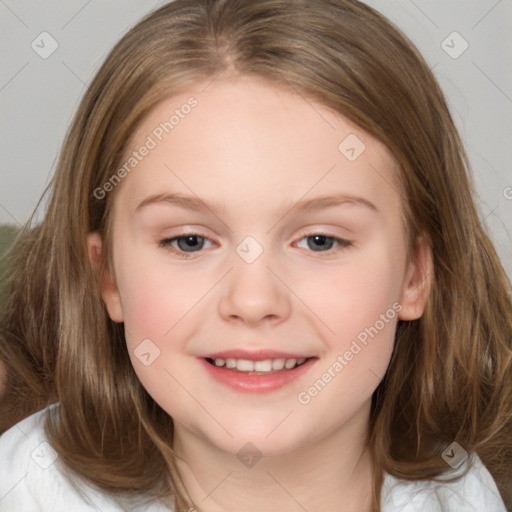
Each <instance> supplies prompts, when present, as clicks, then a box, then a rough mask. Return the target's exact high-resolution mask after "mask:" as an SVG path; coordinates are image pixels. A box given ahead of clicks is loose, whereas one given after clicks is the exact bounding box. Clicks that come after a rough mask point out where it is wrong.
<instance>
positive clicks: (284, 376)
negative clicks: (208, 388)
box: [199, 357, 317, 393]
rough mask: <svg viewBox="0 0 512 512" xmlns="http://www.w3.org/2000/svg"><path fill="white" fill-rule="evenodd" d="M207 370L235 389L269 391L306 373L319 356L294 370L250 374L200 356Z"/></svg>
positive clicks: (258, 391)
mask: <svg viewBox="0 0 512 512" xmlns="http://www.w3.org/2000/svg"><path fill="white" fill-rule="evenodd" d="M199 360H200V362H201V364H202V365H203V366H204V367H205V369H206V371H207V372H208V373H209V374H210V375H211V376H212V377H213V378H214V379H215V380H216V381H217V382H220V383H221V384H224V385H225V386H229V387H230V388H232V389H234V390H235V391H242V392H245V393H269V392H271V391H275V390H277V389H279V388H282V387H283V386H286V384H289V383H290V382H293V381H294V380H296V379H298V378H299V377H301V376H302V375H304V374H305V373H306V372H307V371H308V370H309V369H310V368H311V366H313V365H314V364H315V362H316V360H317V358H314V357H312V358H310V359H308V360H307V361H306V362H305V363H303V364H301V365H300V366H297V367H296V368H293V370H280V371H277V372H275V373H269V374H267V375H265V374H250V373H244V372H237V371H233V370H228V369H226V368H225V367H222V368H220V367H218V366H214V365H212V364H210V363H209V362H208V361H207V360H206V359H204V358H199Z"/></svg>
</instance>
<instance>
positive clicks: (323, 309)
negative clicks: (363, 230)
mask: <svg viewBox="0 0 512 512" xmlns="http://www.w3.org/2000/svg"><path fill="white" fill-rule="evenodd" d="M403 261H404V258H403V256H402V254H401V253H400V250H399V249H397V250H396V251H393V250H389V249H388V248H387V247H386V246H383V245H382V244H375V246H374V247H372V248H369V249H368V250H366V251H364V253H363V252H358V253H357V254H354V256H350V257H347V260H346V262H344V264H343V265H340V266H338V267H337V268H336V269H333V268H332V267H331V268H329V267H328V266H325V267H323V268H321V267H318V268H317V269H315V271H314V272H311V273H310V274H307V273H304V274H303V275H304V276H306V277H304V279H303V281H302V285H301V289H300V291H299V293H300V294H301V295H302V296H303V297H304V298H305V299H304V302H305V303H306V304H307V305H308V306H309V307H310V308H311V310H312V311H313V312H314V313H315V314H316V315H317V316H318V317H319V318H320V319H321V320H322V323H323V324H324V326H325V328H326V329H325V330H324V332H325V333H326V334H327V335H328V337H329V339H332V340H333V342H334V343H336V344H341V345H343V344H344V343H346V342H347V341H350V340H353V339H355V338H357V337H358V336H359V335H360V334H361V336H360V337H361V338H364V333H365V332H366V331H367V330H368V329H371V328H372V327H376V328H377V330H378V331H379V333H380V332H381V331H382V334H383V336H384V337H388V338H389V336H392V335H393V332H394V325H396V321H397V313H398V311H399V310H400V309H401V306H400V304H399V303H398V300H399V298H400V291H401V276H402V266H403ZM371 330H372V332H373V333H374V330H373V329H371Z"/></svg>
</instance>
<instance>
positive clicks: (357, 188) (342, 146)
mask: <svg viewBox="0 0 512 512" xmlns="http://www.w3.org/2000/svg"><path fill="white" fill-rule="evenodd" d="M206 85H207V83H204V84H201V86H199V85H198V86H197V87H195V88H191V89H190V90H188V91H187V92H185V93H183V94H180V95H177V96H174V97H172V98H171V99H168V100H165V101H163V102H161V103H160V104H159V105H158V106H157V107H156V108H155V109H154V110H153V111H152V113H151V114H150V115H149V116H148V117H147V118H146V119H145V120H144V122H143V123H142V125H141V126H140V127H139V129H138V131H137V132H136V134H135V136H134V138H133V140H132V141H131V142H130V150H129V151H128V152H127V154H126V158H125V162H126V166H125V167H124V169H125V170H124V172H122V171H121V170H120V171H118V173H117V177H118V178H121V183H119V184H117V181H119V180H115V179H113V180H111V183H110V186H109V185H108V184H107V185H106V186H105V187H104V188H103V189H101V190H98V189H97V191H96V192H95V194H96V195H97V196H98V197H99V199H98V200H104V198H101V196H102V195H105V194H106V193H112V192H109V190H111V189H113V188H115V187H117V189H116V191H115V192H116V198H115V203H114V211H113V241H112V250H113V263H114V269H115V270H114V273H115V276H114V279H113V280H111V279H110V278H109V277H106V278H105V279H104V281H103V298H104V300H105V303H106V305H107V308H108V311H109V314H110V316H111V318H112V319H113V320H114V321H117V322H124V325H125V333H126V342H127V347H128V351H129V354H130V358H131V360H132V364H133V367H134V369H135V372H136V373H137V375H138V377H139V379H140V381H141V383H142V385H143V386H144V387H145V388H146V390H147V391H148V393H149V394H150V395H151V396H152V397H153V398H154V400H155V401H156V402H157V403H158V404H159V405H160V406H161V407H162V408H163V409H164V410H165V411H167V412H168V413H169V414H170V415H171V416H172V417H173V419H174V420H175V424H176V434H177V435H178V437H179V436H180V435H193V436H195V437H196V438H200V439H202V441H203V442H207V443H209V444H210V445H214V446H216V447H217V448H219V449H221V450H223V451H228V452H230V453H237V452H238V451H239V450H240V449H241V448H242V447H243V446H245V445H246V443H249V442H250V443H252V444H253V445H255V447H256V448H257V450H259V451H261V452H262V453H263V454H265V455H272V454H279V453H285V452H289V451H291V450H293V449H295V448H299V447H301V446H306V445H307V444H309V443H311V442H313V441H314V440H319V439H321V438H325V437H326V436H327V435H328V434H329V435H330V434H332V433H334V432H337V431H339V430H340V429H344V428H345V429H346V428H349V426H352V428H354V429H360V428H363V429H364V428H365V426H366V425H367V423H368V414H369V409H370V400H371V396H372V393H373V391H374V390H375V388H376V387H377V385H378V384H379V382H380V381H381V379H382V377H383V375H384V374H385V372H386V369H387V366H388V363H389V360H390V356H391V353H392V350H393V341H394V334H395V328H396V324H397V321H398V319H399V318H400V319H403V320H411V319H414V318H418V317H419V316H420V315H421V313H422V310H423V307H424V303H425V297H426V285H425V284H424V278H425V276H426V273H427V271H428V261H429V256H428V254H429V252H428V250H427V249H424V250H422V251H419V253H418V254H419V257H418V258H417V259H413V261H412V263H410V264H407V262H406V239H405V227H404V223H403V219H402V199H401V197H400V193H399V189H398V185H397V180H396V173H397V172H398V170H397V169H396V164H395V162H394V160H393V158H392V156H391V155H390V153H389V152H388V151H387V149H386V148H385V147H384V146H383V145H382V144H380V143H379V142H377V141H376V140H375V139H374V138H372V137H370V136H369V135H368V134H366V133H365V132H363V131H362V130H360V129H358V128H357V127H355V126H353V125H352V124H350V123H349V122H348V121H347V120H346V119H344V118H343V117H342V116H339V115H335V114H333V113H332V112H330V111H329V110H328V109H326V108H324V107H322V106H320V105H318V104H313V103H312V102H310V101H308V100H306V99H304V98H303V97H302V96H300V95H297V94H294V93H293V91H292V90H291V89H290V90H289V91H287V90H285V89H279V88H276V87H275V86H272V85H269V84H267V83H266V82H263V81H261V80H259V79H255V78H237V79H235V78H230V79H224V80H220V79H218V80H216V81H214V82H212V83H210V84H209V85H208V86H207V87H206V88H205V86H206ZM130 158H131V160H130ZM123 163H124V162H123ZM112 183H114V185H113V184H112ZM100 243H101V242H100V239H99V237H98V235H96V234H94V233H93V234H91V235H90V237H89V246H90V250H91V255H93V254H97V253H98V252H99V251H100V247H101V245H100ZM215 360H216V362H217V365H218V366H214V364H215ZM299 363H300V364H299ZM283 364H284V365H285V367H284V368H283ZM297 364H298V366H296V365H297ZM288 367H289V368H288ZM251 370H252V371H251Z"/></svg>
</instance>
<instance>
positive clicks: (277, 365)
mask: <svg viewBox="0 0 512 512" xmlns="http://www.w3.org/2000/svg"><path fill="white" fill-rule="evenodd" d="M283 368H284V359H274V360H273V361H272V370H282V369H283Z"/></svg>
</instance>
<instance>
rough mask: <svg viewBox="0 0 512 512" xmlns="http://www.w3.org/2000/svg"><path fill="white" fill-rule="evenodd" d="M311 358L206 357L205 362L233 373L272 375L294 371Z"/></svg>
mask: <svg viewBox="0 0 512 512" xmlns="http://www.w3.org/2000/svg"><path fill="white" fill-rule="evenodd" d="M308 359H312V358H310V357H301V358H299V359H296V358H288V359H284V358H276V359H262V360H255V361H254V360H250V359H236V358H231V357H230V358H227V359H223V358H220V357H217V358H215V359H212V358H210V357H206V358H205V360H206V361H207V362H208V363H210V364H211V365H212V366H215V367H216V368H224V369H225V370H230V371H233V372H242V373H245V374H248V375H271V374H274V373H277V372H280V371H287V370H294V369H295V368H297V367H298V366H301V365H303V364H304V363H305V362H306V361H308Z"/></svg>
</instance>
